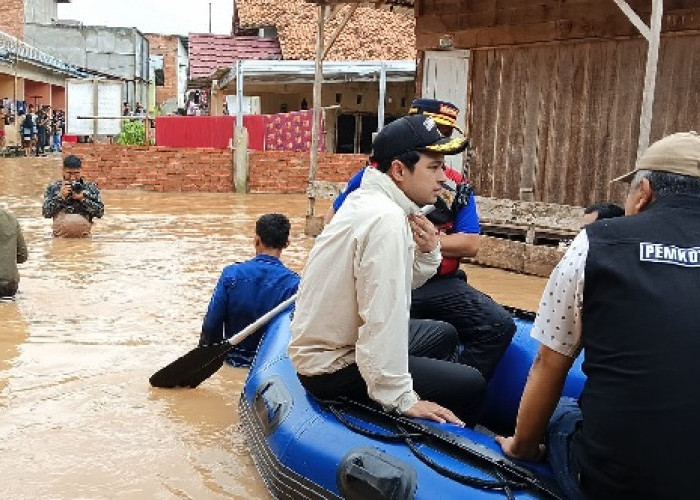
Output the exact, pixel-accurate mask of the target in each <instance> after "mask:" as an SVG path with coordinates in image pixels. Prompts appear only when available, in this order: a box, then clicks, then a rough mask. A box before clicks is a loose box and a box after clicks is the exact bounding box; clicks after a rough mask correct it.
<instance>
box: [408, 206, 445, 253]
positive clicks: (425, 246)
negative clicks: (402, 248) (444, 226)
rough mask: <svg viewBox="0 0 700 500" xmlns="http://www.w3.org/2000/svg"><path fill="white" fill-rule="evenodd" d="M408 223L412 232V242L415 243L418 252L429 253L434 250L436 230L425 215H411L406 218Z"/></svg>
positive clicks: (436, 242)
mask: <svg viewBox="0 0 700 500" xmlns="http://www.w3.org/2000/svg"><path fill="white" fill-rule="evenodd" d="M408 223H409V225H410V226H411V231H412V232H413V241H415V242H416V245H417V246H418V250H420V251H421V252H422V253H429V252H432V251H433V250H435V247H436V246H437V244H438V242H439V241H440V240H439V239H438V235H437V230H436V229H435V226H433V223H432V222H430V221H429V220H428V219H427V218H426V216H425V215H420V214H411V215H409V216H408Z"/></svg>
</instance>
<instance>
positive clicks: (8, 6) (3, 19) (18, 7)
mask: <svg viewBox="0 0 700 500" xmlns="http://www.w3.org/2000/svg"><path fill="white" fill-rule="evenodd" d="M0 31H4V32H5V33H9V34H10V35H12V36H16V37H17V38H19V39H20V40H22V39H24V0H0Z"/></svg>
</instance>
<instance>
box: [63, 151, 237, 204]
mask: <svg viewBox="0 0 700 500" xmlns="http://www.w3.org/2000/svg"><path fill="white" fill-rule="evenodd" d="M63 146H64V147H63V155H64V157H65V156H66V155H70V154H74V155H77V156H79V157H80V158H81V159H82V160H83V171H84V175H85V178H86V179H90V180H94V181H96V182H97V183H98V184H99V186H100V188H101V189H143V190H146V191H205V192H212V193H215V192H231V191H233V172H232V167H231V165H232V151H230V150H227V149H209V148H190V149H182V148H168V147H159V146H151V147H147V146H118V145H112V144H76V143H70V142H64V144H63Z"/></svg>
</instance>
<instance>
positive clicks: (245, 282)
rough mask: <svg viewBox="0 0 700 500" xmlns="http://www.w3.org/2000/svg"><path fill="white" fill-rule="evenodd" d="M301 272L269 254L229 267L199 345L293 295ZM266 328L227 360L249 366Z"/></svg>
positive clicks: (231, 332)
mask: <svg viewBox="0 0 700 500" xmlns="http://www.w3.org/2000/svg"><path fill="white" fill-rule="evenodd" d="M298 286H299V275H297V274H296V273H295V272H293V271H290V270H289V269H287V268H286V267H285V266H284V264H282V262H281V261H280V260H279V259H277V258H275V257H272V256H270V255H257V256H256V257H255V258H253V259H251V260H248V261H245V262H241V263H236V264H232V265H230V266H226V267H225V268H224V270H223V272H222V273H221V277H220V278H219V282H218V283H217V284H216V288H215V289H214V294H213V295H212V297H211V301H210V302H209V309H208V310H207V314H206V316H205V317H204V323H203V324H202V336H201V338H200V342H199V343H200V345H211V344H218V343H221V342H222V341H223V340H224V338H230V337H232V336H233V335H235V334H236V333H238V332H240V331H241V330H243V328H245V327H246V326H248V325H249V324H251V323H253V322H254V321H255V320H257V319H258V318H260V317H261V316H262V315H263V314H265V313H266V312H268V311H269V310H271V309H272V308H274V307H275V306H277V305H278V304H279V303H281V302H283V301H284V300H286V299H288V298H289V297H291V296H292V295H294V294H295V293H296V291H297V288H298ZM265 329H266V328H265V327H261V328H260V329H259V330H258V331H257V332H255V333H253V334H251V335H250V336H249V337H248V338H247V339H245V340H243V341H242V342H240V343H239V344H238V345H236V346H235V347H234V348H233V349H232V350H231V353H229V355H228V358H227V361H228V362H229V363H231V364H232V365H233V366H250V363H251V362H252V361H253V358H254V357H255V352H256V350H257V348H258V343H259V342H260V339H261V338H262V335H263V333H265Z"/></svg>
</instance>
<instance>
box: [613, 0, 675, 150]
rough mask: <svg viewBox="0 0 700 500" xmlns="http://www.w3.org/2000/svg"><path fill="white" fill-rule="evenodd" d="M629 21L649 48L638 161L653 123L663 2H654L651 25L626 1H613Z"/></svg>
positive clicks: (645, 146) (654, 0) (655, 0)
mask: <svg viewBox="0 0 700 500" xmlns="http://www.w3.org/2000/svg"><path fill="white" fill-rule="evenodd" d="M613 1H614V2H615V3H616V4H617V6H618V7H620V10H621V11H622V12H623V13H624V14H625V15H626V16H627V19H629V20H630V22H631V23H632V24H634V25H635V26H636V27H637V29H638V30H639V32H640V33H641V34H642V36H643V37H644V38H646V40H647V42H649V46H648V48H647V63H646V69H645V71H644V90H643V92H642V109H641V111H640V113H639V140H638V142H637V159H639V157H640V156H641V155H642V153H644V151H645V150H646V149H647V147H648V146H649V137H650V135H651V122H652V118H653V112H654V90H655V88H656V70H657V67H658V62H659V44H660V41H661V20H662V18H663V15H664V5H663V0H652V2H651V21H650V25H649V26H647V25H646V24H644V21H642V19H641V18H640V17H639V16H638V15H637V13H636V12H635V11H634V9H632V7H630V6H629V4H628V3H627V1H626V0H613Z"/></svg>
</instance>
